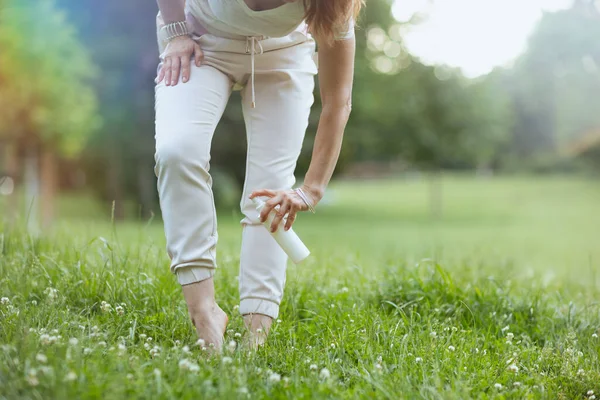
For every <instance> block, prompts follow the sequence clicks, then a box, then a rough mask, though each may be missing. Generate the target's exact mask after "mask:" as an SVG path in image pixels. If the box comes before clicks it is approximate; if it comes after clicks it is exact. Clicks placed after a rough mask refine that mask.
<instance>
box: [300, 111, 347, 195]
mask: <svg viewBox="0 0 600 400" xmlns="http://www.w3.org/2000/svg"><path fill="white" fill-rule="evenodd" d="M349 116H350V107H349V106H347V105H334V106H325V107H324V108H323V111H322V113H321V118H320V120H319V127H318V129H317V135H316V137H315V143H314V147H313V153H312V159H311V162H310V166H309V168H308V172H307V173H306V176H305V178H304V185H305V186H306V188H307V189H308V190H309V191H310V192H311V194H312V195H313V197H314V198H315V200H317V201H318V200H320V199H321V197H323V194H324V192H325V188H326V187H327V185H328V184H329V181H330V180H331V176H332V175H333V171H334V170H335V166H336V164H337V161H338V158H339V156H340V150H341V148H342V139H343V137H344V129H345V128H346V123H347V122H348V117H349Z"/></svg>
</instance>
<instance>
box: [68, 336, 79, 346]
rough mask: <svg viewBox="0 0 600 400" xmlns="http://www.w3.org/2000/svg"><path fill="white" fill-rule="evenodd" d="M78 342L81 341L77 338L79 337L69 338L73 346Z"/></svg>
mask: <svg viewBox="0 0 600 400" xmlns="http://www.w3.org/2000/svg"><path fill="white" fill-rule="evenodd" d="M78 343H79V340H77V338H74V337H72V338H71V339H69V344H70V345H71V346H77V344H78Z"/></svg>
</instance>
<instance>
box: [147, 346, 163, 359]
mask: <svg viewBox="0 0 600 400" xmlns="http://www.w3.org/2000/svg"><path fill="white" fill-rule="evenodd" d="M146 344H147V343H146ZM158 355H160V347H158V346H154V347H153V348H152V350H150V356H152V358H154V357H156V356H158Z"/></svg>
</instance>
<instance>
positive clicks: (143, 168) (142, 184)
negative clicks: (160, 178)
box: [137, 157, 155, 219]
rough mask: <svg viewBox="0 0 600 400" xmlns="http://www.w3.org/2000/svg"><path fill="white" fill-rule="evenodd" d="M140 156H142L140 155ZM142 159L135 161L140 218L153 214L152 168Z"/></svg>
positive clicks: (153, 186)
mask: <svg viewBox="0 0 600 400" xmlns="http://www.w3.org/2000/svg"><path fill="white" fill-rule="evenodd" d="M140 158H142V157H140ZM143 161H144V160H143V159H140V160H139V161H138V163H137V165H138V173H137V180H138V196H139V199H138V201H139V203H140V206H141V212H140V215H139V217H140V218H142V219H148V218H151V217H152V214H153V210H152V208H153V206H154V190H155V184H154V175H153V174H152V168H151V167H150V166H149V165H148V163H145V162H143Z"/></svg>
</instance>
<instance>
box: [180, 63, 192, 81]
mask: <svg viewBox="0 0 600 400" xmlns="http://www.w3.org/2000/svg"><path fill="white" fill-rule="evenodd" d="M191 63H192V61H191V60H190V57H181V82H183V83H186V82H187V81H189V80H190V64H191Z"/></svg>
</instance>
